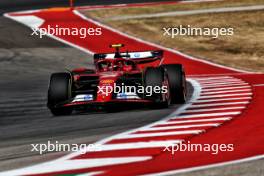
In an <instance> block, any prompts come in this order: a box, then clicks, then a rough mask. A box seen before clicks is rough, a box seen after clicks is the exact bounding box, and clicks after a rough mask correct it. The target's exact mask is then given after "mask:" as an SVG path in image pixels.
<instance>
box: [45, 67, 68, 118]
mask: <svg viewBox="0 0 264 176" xmlns="http://www.w3.org/2000/svg"><path fill="white" fill-rule="evenodd" d="M71 88H72V79H71V75H70V73H64V72H63V73H54V74H52V75H51V77H50V84H49V89H48V103H47V105H48V108H49V109H50V111H51V113H52V114H53V115H55V116H61V115H69V114H71V113H72V108H70V107H58V106H57V105H58V104H59V103H63V102H65V101H67V100H69V99H70V98H71Z"/></svg>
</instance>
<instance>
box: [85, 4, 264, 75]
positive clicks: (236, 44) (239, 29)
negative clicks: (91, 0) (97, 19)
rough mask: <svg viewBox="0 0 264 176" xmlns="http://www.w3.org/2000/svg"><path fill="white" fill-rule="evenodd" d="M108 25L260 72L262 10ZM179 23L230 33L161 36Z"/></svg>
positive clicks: (263, 36)
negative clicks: (231, 30) (225, 29)
mask: <svg viewBox="0 0 264 176" xmlns="http://www.w3.org/2000/svg"><path fill="white" fill-rule="evenodd" d="M248 2H249V1H248ZM87 13H88V14H89V15H94V14H91V13H90V12H86V14H87ZM102 13H104V10H103V11H102ZM114 13H116V12H114ZM108 25H111V26H113V27H114V28H117V29H119V30H121V31H123V32H126V33H129V34H131V35H133V36H136V37H139V38H143V39H145V40H148V41H151V42H153V43H157V44H160V45H163V46H166V47H169V48H174V49H177V50H179V51H182V52H184V53H187V54H190V55H193V56H195V57H199V58H204V59H206V60H210V61H213V62H215V63H219V64H222V65H227V66H231V67H234V68H239V69H244V70H250V71H258V72H264V11H252V12H234V13H217V14H210V15H195V16H194V15H193V16H181V17H163V18H150V19H131V20H124V21H112V22H109V24H108ZM179 25H186V26H187V25H191V26H192V27H210V28H213V27H221V28H222V27H232V28H234V35H233V36H220V37H219V38H217V39H213V38H211V37H207V36H177V37H175V38H174V39H172V38H169V37H166V36H163V30H162V28H163V27H177V26H179Z"/></svg>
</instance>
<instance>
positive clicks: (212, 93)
mask: <svg viewBox="0 0 264 176" xmlns="http://www.w3.org/2000/svg"><path fill="white" fill-rule="evenodd" d="M233 92H251V89H238V90H224V91H215V92H213V91H212V92H204V93H201V95H214V94H225V93H233Z"/></svg>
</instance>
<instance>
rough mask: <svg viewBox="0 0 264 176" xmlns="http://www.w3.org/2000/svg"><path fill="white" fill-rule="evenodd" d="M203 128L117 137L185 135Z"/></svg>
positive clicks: (197, 132) (195, 132)
mask: <svg viewBox="0 0 264 176" xmlns="http://www.w3.org/2000/svg"><path fill="white" fill-rule="evenodd" d="M201 132H203V130H185V131H173V132H160V133H146V134H127V135H123V136H118V137H116V138H115V139H133V138H145V137H158V136H163V137H165V136H173V135H184V134H199V133H201Z"/></svg>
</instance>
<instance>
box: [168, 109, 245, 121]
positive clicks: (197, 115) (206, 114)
mask: <svg viewBox="0 0 264 176" xmlns="http://www.w3.org/2000/svg"><path fill="white" fill-rule="evenodd" d="M238 114H241V112H240V111H233V112H218V113H204V114H190V115H180V116H178V117H174V118H172V119H177V118H183V119H187V118H194V117H214V116H228V115H238Z"/></svg>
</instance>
